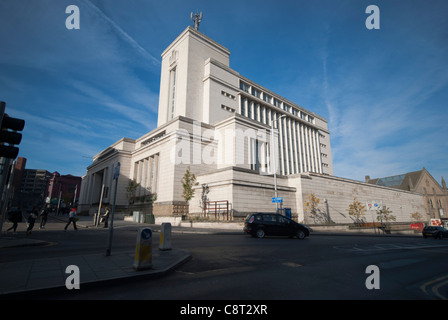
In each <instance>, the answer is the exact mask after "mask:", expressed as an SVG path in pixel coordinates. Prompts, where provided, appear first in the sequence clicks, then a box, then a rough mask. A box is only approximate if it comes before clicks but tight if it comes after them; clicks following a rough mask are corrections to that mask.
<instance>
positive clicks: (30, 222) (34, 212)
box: [26, 206, 39, 235]
mask: <svg viewBox="0 0 448 320" xmlns="http://www.w3.org/2000/svg"><path fill="white" fill-rule="evenodd" d="M38 215H39V212H38V211H37V207H36V206H34V207H33V210H32V211H31V213H30V215H29V216H28V221H27V222H28V228H27V229H26V235H30V234H31V232H32V231H33V228H34V223H35V222H36V219H37V216H38Z"/></svg>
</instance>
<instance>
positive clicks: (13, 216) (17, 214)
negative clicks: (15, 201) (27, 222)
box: [6, 207, 22, 233]
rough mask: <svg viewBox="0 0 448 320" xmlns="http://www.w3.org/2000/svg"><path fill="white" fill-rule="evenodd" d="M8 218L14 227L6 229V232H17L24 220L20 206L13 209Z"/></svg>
mask: <svg viewBox="0 0 448 320" xmlns="http://www.w3.org/2000/svg"><path fill="white" fill-rule="evenodd" d="M8 219H9V221H11V222H12V227H11V228H9V229H8V230H6V232H8V231H10V230H12V232H14V233H15V232H16V230H17V225H18V223H19V222H22V209H21V208H20V207H18V208H17V209H16V210H13V211H11V212H10V215H9V217H8Z"/></svg>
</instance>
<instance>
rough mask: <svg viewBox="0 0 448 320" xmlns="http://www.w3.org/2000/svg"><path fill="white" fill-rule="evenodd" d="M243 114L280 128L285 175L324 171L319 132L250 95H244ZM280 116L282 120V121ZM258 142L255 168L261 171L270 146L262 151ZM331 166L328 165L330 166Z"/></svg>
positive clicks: (282, 164)
mask: <svg viewBox="0 0 448 320" xmlns="http://www.w3.org/2000/svg"><path fill="white" fill-rule="evenodd" d="M240 107H241V108H240V110H241V114H242V115H244V116H246V117H248V118H251V119H253V120H256V121H259V122H261V123H264V124H267V125H269V126H270V125H271V124H275V125H274V127H277V128H279V142H278V150H277V151H276V158H278V159H279V161H280V163H279V164H280V172H281V173H282V174H296V173H300V172H308V171H311V172H318V173H322V163H321V160H322V154H321V153H320V144H319V138H320V135H319V133H318V131H317V130H316V129H314V128H312V127H310V126H307V125H305V124H303V123H302V122H300V121H297V120H294V119H293V118H281V119H280V116H281V113H279V112H276V111H275V110H274V109H271V108H268V107H266V106H264V105H262V104H260V103H257V102H255V101H252V100H251V99H248V98H246V97H241V105H240ZM279 119H280V121H278V120H279ZM258 148H259V146H258V145H256V144H255V145H253V146H252V149H253V150H254V152H255V154H254V157H253V159H254V160H256V162H255V163H254V165H253V166H252V169H254V170H258V169H259V166H258V159H259V155H261V156H262V159H263V157H265V154H264V153H266V152H267V151H268V150H267V149H269V148H267V149H266V150H263V151H262V150H258ZM327 167H328V166H327Z"/></svg>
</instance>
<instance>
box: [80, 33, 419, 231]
mask: <svg viewBox="0 0 448 320" xmlns="http://www.w3.org/2000/svg"><path fill="white" fill-rule="evenodd" d="M229 56H230V52H229V50H228V49H226V48H225V47H224V46H222V45H221V44H219V43H217V42H215V41H213V40H212V39H210V38H208V37H207V36H205V35H204V34H202V33H201V32H199V31H198V30H196V29H194V28H192V27H188V28H186V29H185V30H184V31H183V32H182V33H181V34H180V35H179V36H178V37H177V38H176V39H175V40H174V41H173V42H172V43H171V44H170V45H169V46H168V48H166V50H165V51H164V52H163V53H162V67H161V78H160V93H159V109H158V125H157V128H156V129H154V130H153V131H151V132H149V133H147V134H145V135H144V136H142V137H140V138H138V139H136V140H133V139H128V138H122V139H121V140H119V141H117V142H116V143H114V144H113V145H111V146H110V147H108V148H107V149H105V150H103V151H102V152H100V153H99V154H97V155H96V156H95V157H94V158H93V163H92V164H91V165H90V166H89V167H88V168H87V173H86V175H85V176H84V177H83V184H82V188H81V195H80V203H79V206H80V208H79V210H80V211H90V212H93V210H95V209H97V208H98V203H99V201H100V198H101V199H102V202H103V203H111V202H112V197H113V191H114V190H113V188H114V184H113V179H112V178H113V172H114V168H115V167H116V166H117V164H118V163H120V165H121V171H120V177H119V180H118V188H117V200H116V201H117V202H116V203H117V206H118V207H121V208H126V207H127V206H128V204H129V203H128V200H129V199H128V196H127V192H126V187H127V186H128V184H129V181H130V180H135V181H136V182H137V183H139V188H138V189H137V190H136V193H135V195H134V199H137V202H138V201H139V202H143V203H145V200H148V199H149V198H151V197H152V195H153V194H157V201H156V202H155V203H154V206H153V213H154V215H155V216H156V217H167V216H176V215H180V214H182V213H183V212H182V208H183V206H184V205H185V201H184V199H183V198H182V191H183V189H182V185H181V179H182V177H183V176H184V174H185V171H186V170H187V168H190V170H191V172H192V173H194V174H195V175H196V177H197V181H198V183H199V184H198V186H196V187H195V188H196V193H195V197H194V198H193V199H192V200H191V201H190V208H189V211H190V213H192V214H201V213H204V205H203V203H202V202H201V200H202V198H203V197H202V195H203V194H205V195H206V197H207V200H208V201H210V202H211V203H210V204H209V209H211V212H209V214H213V212H214V207H213V206H214V205H215V203H213V202H214V201H223V202H222V203H220V209H221V211H222V209H223V208H225V209H226V210H227V209H228V210H229V212H230V215H231V216H232V215H233V216H235V217H237V216H245V215H246V214H247V213H249V212H253V211H271V212H272V211H274V210H275V208H276V205H275V204H273V203H272V197H274V195H275V188H277V190H278V196H279V197H282V198H283V207H285V208H291V211H292V215H293V217H294V218H296V219H298V220H299V221H304V220H305V221H306V220H307V219H308V216H307V214H306V212H305V211H306V210H305V209H304V205H303V203H304V198H305V197H306V195H307V194H308V193H310V192H314V189H313V188H315V186H314V184H313V183H314V182H315V181H320V182H321V187H319V188H320V189H319V188H317V189H319V190H320V191H321V192H320V194H319V196H321V197H322V199H327V203H328V199H331V198H332V194H333V195H335V192H336V193H337V192H339V193H340V192H343V189H344V188H346V189H347V193H346V194H345V195H344V196H343V197H339V198H338V199H337V202H338V203H340V204H338V208H337V209H335V210H339V211H344V210H345V209H343V208H347V207H348V204H349V203H350V202H352V201H353V192H351V185H352V184H353V183H356V184H357V185H362V188H367V189H369V190H370V191H369V192H367V193H366V195H365V197H369V198H372V197H373V198H374V197H375V192H377V191H378V192H379V193H381V197H386V196H384V195H383V193H387V192H385V191H384V190H385V189H384V188H382V187H381V188H380V187H377V186H373V185H368V184H363V183H361V182H354V181H352V182H350V181H348V180H346V179H345V180H344V179H338V178H334V177H332V175H333V165H332V156H331V145H330V132H329V130H328V126H327V121H326V120H325V119H324V118H322V117H321V116H319V115H317V114H314V113H313V112H311V111H309V110H306V109H304V108H302V107H300V106H299V105H297V104H295V103H293V102H291V101H288V100H287V99H285V98H283V97H281V96H279V95H278V94H276V93H274V92H272V91H270V90H268V89H266V88H264V87H262V86H260V85H258V84H257V83H256V82H253V81H251V80H249V79H247V78H245V77H243V76H242V75H240V74H239V73H238V72H237V71H235V70H233V69H231V68H230V63H229ZM274 167H276V174H277V179H274V175H273V173H274ZM275 182H277V184H276V183H275ZM276 185H277V187H276ZM326 185H337V186H338V187H337V188H339V191H337V190H329V189H328V190H327V189H325V186H326ZM362 188H361V189H362ZM317 189H316V191H317ZM330 189H331V188H330ZM358 189H359V188H358ZM386 189H387V188H386ZM204 190H207V192H205V193H204ZM327 191H328V192H330V193H327ZM331 192H333V193H331ZM394 192H395V193H396V192H401V191H396V190H394ZM401 193H403V194H406V201H407V202H408V204H409V206H410V208H409V211H416V210H421V208H420V207H419V206H420V204H419V201H421V199H420V198H419V195H417V194H415V193H411V192H404V191H403V192H401ZM360 196H361V198H363V196H362V195H360ZM365 197H364V198H365ZM333 198H334V196H333ZM386 198H387V197H386ZM383 199H384V198H383ZM335 200H336V199H335ZM361 200H363V199H361ZM364 200H366V199H364ZM386 202H387V201H386ZM134 204H135V202H134ZM223 204H224V205H223ZM339 206H340V207H339ZM142 208H143V209H142V210H145V209H144V208H145V207H144V206H142ZM226 212H227V211H226ZM341 216H344V215H343V214H342V215H341ZM339 218H340V219H339ZM403 219H404V220H406V217H403ZM349 220H350V219H348V218H347V217H345V219H343V218H341V217H338V221H340V222H343V221H347V222H349Z"/></svg>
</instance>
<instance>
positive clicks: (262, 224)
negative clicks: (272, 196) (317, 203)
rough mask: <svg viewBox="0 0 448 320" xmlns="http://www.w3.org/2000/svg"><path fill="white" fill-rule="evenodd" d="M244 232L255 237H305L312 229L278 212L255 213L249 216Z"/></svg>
mask: <svg viewBox="0 0 448 320" xmlns="http://www.w3.org/2000/svg"><path fill="white" fill-rule="evenodd" d="M243 230H244V232H246V233H248V234H250V235H252V236H253V237H258V238H263V237H264V236H290V237H294V236H295V237H297V238H299V239H305V238H306V237H308V236H309V235H310V231H311V229H310V228H308V227H307V226H305V225H303V224H300V223H297V222H295V221H293V220H291V219H289V218H287V217H285V216H282V215H281V214H277V213H253V214H250V215H248V216H247V219H246V222H245V223H244V229H243Z"/></svg>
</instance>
